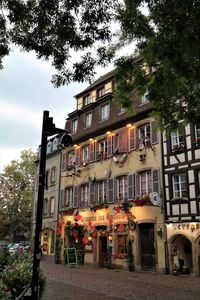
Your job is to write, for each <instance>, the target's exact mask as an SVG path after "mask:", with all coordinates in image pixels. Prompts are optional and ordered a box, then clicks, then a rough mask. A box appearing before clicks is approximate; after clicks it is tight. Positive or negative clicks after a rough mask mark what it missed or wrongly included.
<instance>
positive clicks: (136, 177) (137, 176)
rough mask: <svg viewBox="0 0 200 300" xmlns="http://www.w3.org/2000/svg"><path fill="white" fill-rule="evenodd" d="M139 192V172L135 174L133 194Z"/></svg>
mask: <svg viewBox="0 0 200 300" xmlns="http://www.w3.org/2000/svg"><path fill="white" fill-rule="evenodd" d="M139 194H140V183H139V174H138V173H136V174H135V195H139Z"/></svg>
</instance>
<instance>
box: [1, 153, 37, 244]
mask: <svg viewBox="0 0 200 300" xmlns="http://www.w3.org/2000/svg"><path fill="white" fill-rule="evenodd" d="M35 160H36V154H35V153H34V152H33V151H32V150H24V151H22V152H21V155H20V160H13V161H11V163H10V164H9V165H7V166H6V167H5V169H4V172H3V173H2V174H1V177H0V183H1V191H0V200H1V201H0V203H1V204H0V205H1V207H0V208H1V210H0V211H1V213H0V220H1V222H0V237H1V238H4V237H5V236H9V237H13V238H14V239H15V237H16V236H17V235H18V234H19V233H21V234H24V233H25V232H29V231H30V226H31V213H32V191H33V183H34V176H35V164H34V161H35Z"/></svg>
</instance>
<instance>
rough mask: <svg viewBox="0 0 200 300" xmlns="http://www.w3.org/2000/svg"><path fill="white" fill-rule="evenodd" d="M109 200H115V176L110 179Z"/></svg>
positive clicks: (110, 201)
mask: <svg viewBox="0 0 200 300" xmlns="http://www.w3.org/2000/svg"><path fill="white" fill-rule="evenodd" d="M108 202H109V203H113V202H114V180H113V178H110V179H108Z"/></svg>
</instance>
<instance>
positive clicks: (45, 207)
mask: <svg viewBox="0 0 200 300" xmlns="http://www.w3.org/2000/svg"><path fill="white" fill-rule="evenodd" d="M48 202H49V201H48V199H47V198H45V199H44V208H43V214H44V217H47V216H48V212H49V211H48Z"/></svg>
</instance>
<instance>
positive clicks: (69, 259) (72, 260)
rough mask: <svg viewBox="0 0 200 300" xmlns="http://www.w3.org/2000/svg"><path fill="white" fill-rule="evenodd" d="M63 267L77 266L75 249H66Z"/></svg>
mask: <svg viewBox="0 0 200 300" xmlns="http://www.w3.org/2000/svg"><path fill="white" fill-rule="evenodd" d="M65 265H68V266H69V267H71V266H78V261H77V253H76V248H66V250H65Z"/></svg>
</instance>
